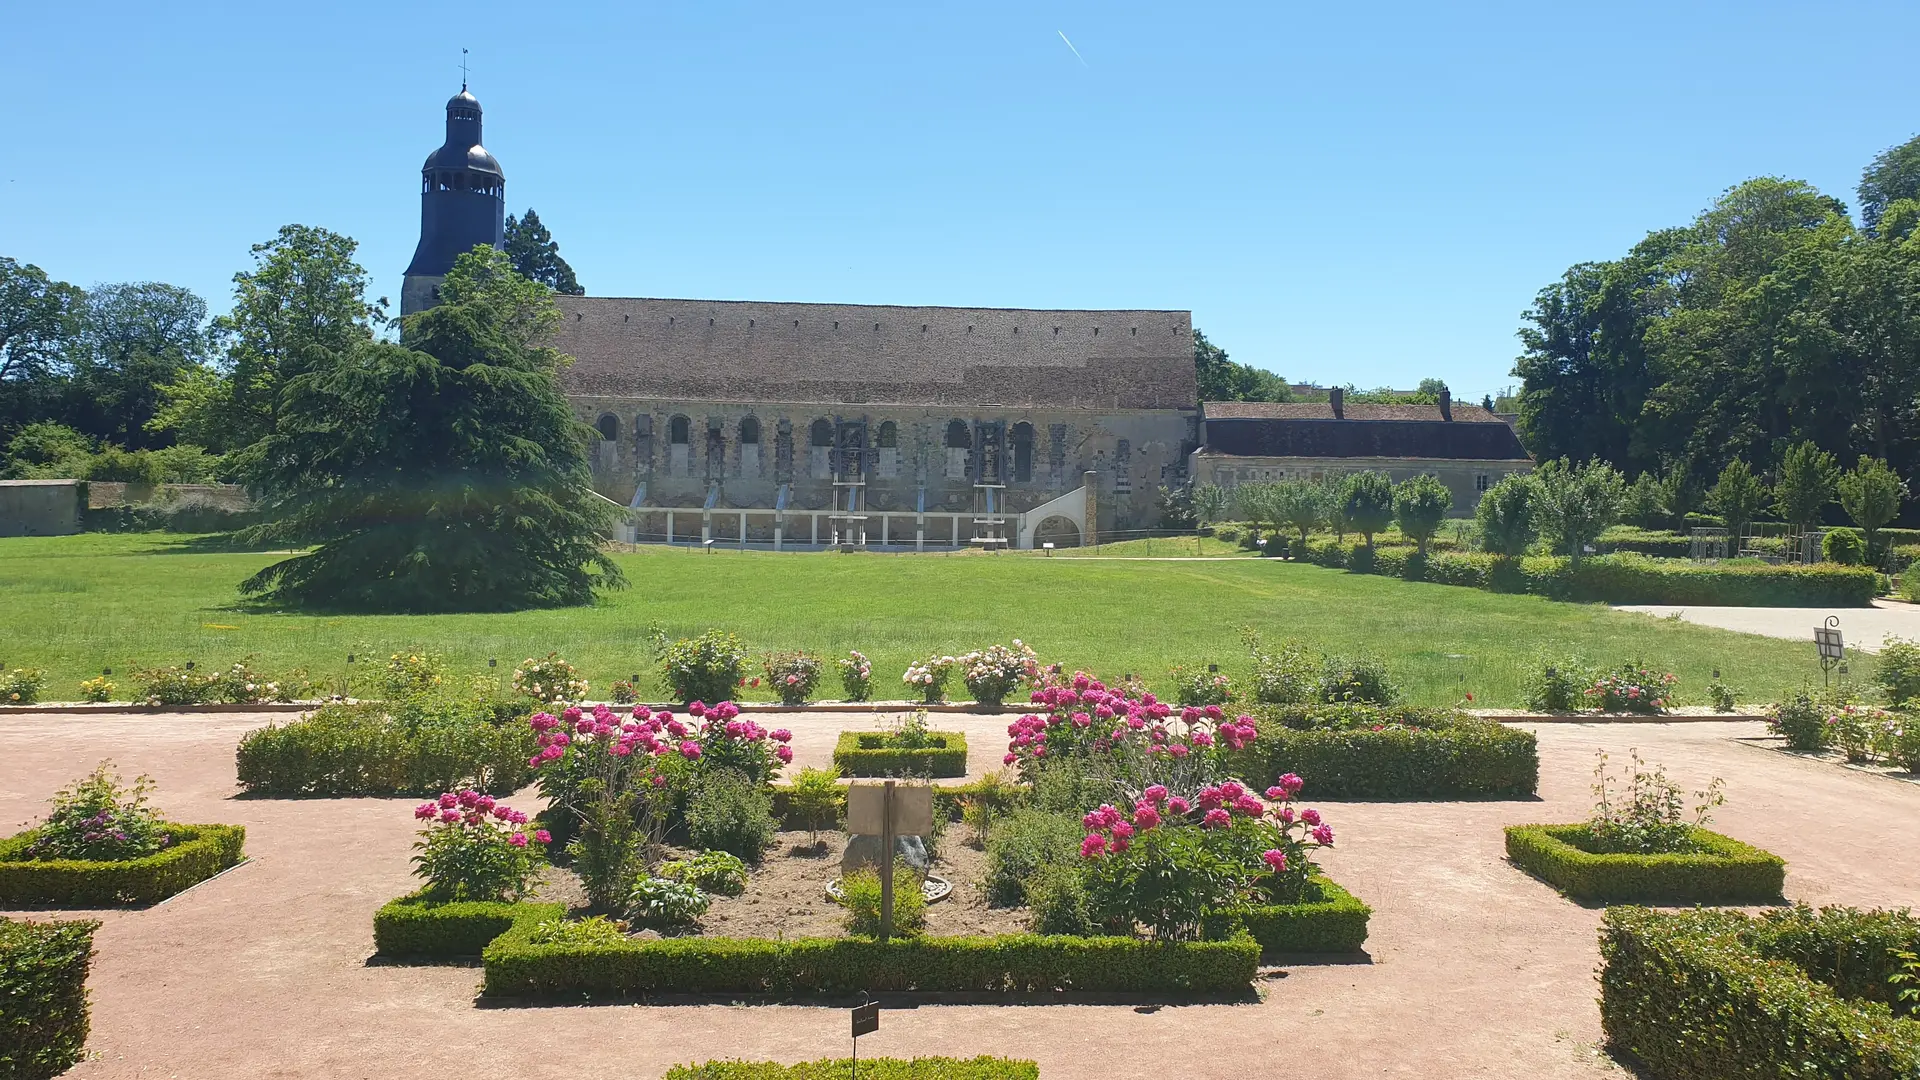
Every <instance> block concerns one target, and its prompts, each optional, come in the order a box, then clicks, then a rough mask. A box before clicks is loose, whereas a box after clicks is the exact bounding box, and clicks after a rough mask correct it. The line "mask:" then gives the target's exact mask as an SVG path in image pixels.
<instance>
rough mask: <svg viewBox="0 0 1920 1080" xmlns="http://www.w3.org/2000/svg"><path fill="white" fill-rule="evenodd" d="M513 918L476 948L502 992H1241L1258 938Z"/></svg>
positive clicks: (490, 988) (488, 988)
mask: <svg viewBox="0 0 1920 1080" xmlns="http://www.w3.org/2000/svg"><path fill="white" fill-rule="evenodd" d="M531 928H532V926H531V924H529V923H517V924H515V925H514V926H513V927H512V928H511V929H509V930H508V931H507V932H506V933H504V934H502V935H500V936H499V937H498V938H495V939H494V941H493V944H491V945H488V946H487V948H486V951H485V952H483V953H482V954H481V958H482V960H483V961H484V963H485V968H486V977H485V981H484V984H483V987H484V991H485V992H486V993H487V994H490V995H494V996H498V997H529V996H549V995H569V996H572V995H581V994H585V995H595V996H598V995H639V994H775V995H808V994H821V993H827V994H832V993H845V992H851V991H856V990H868V991H881V990H921V991H970V990H972V991H991V992H1009V991H1026V992H1049V991H1056V990H1073V991H1083V992H1084V991H1090V992H1099V991H1108V992H1152V993H1166V992H1179V993H1183V994H1220V993H1242V992H1245V991H1246V990H1247V989H1248V987H1249V986H1250V985H1251V983H1252V982H1253V978H1254V975H1255V973H1256V971H1257V970H1258V968H1259V965H1260V944H1259V942H1257V941H1255V940H1254V939H1253V938H1252V937H1250V936H1247V935H1244V934H1242V935H1238V936H1236V937H1234V938H1231V939H1229V940H1226V941H1178V942H1167V941H1143V940H1140V939H1138V938H1130V937H1073V936H1065V935H1056V936H1047V935H1040V934H1008V935H1002V936H998V937H916V938H894V939H892V940H890V941H886V942H881V941H878V940H876V939H873V938H863V937H843V938H789V939H786V940H775V939H772V938H704V937H688V938H662V939H659V940H646V941H642V940H632V939H629V940H627V941H623V942H619V943H616V944H605V945H581V944H553V945H535V944H532V943H530V942H528V941H527V940H526V937H527V935H528V934H529V933H530V932H531Z"/></svg>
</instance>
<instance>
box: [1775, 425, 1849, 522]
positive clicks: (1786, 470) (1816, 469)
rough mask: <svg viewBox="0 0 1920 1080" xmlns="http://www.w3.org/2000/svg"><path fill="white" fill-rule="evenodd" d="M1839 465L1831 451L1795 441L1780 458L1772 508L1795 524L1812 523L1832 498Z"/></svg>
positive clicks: (1818, 518)
mask: <svg viewBox="0 0 1920 1080" xmlns="http://www.w3.org/2000/svg"><path fill="white" fill-rule="evenodd" d="M1839 478H1840V467H1839V466H1838V465H1836V464H1834V461H1833V455H1832V454H1829V453H1827V452H1826V451H1825V450H1822V449H1820V448H1819V447H1817V446H1815V445H1814V444H1813V443H1811V442H1802V443H1797V444H1795V445H1794V446H1793V447H1792V448H1791V449H1789V450H1788V451H1787V453H1786V456H1785V457H1784V458H1782V459H1781V462H1780V482H1779V483H1777V484H1775V485H1774V488H1773V505H1774V509H1775V510H1777V511H1779V513H1780V516H1781V517H1783V518H1785V519H1787V520H1788V521H1790V522H1793V523H1794V524H1795V525H1801V526H1811V525H1814V524H1817V523H1818V522H1819V520H1820V511H1822V510H1824V509H1825V508H1826V505H1827V504H1828V503H1830V502H1832V501H1833V496H1834V485H1835V484H1836V483H1837V482H1838V481H1839Z"/></svg>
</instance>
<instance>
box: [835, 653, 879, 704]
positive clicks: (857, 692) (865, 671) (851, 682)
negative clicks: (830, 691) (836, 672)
mask: <svg viewBox="0 0 1920 1080" xmlns="http://www.w3.org/2000/svg"><path fill="white" fill-rule="evenodd" d="M834 666H836V667H838V668H839V669H840V690H841V692H842V693H844V694H846V695H847V696H846V700H848V701H866V700H869V699H870V698H872V697H873V664H872V663H871V662H870V661H869V660H868V659H867V657H866V654H865V653H862V652H860V651H858V650H853V651H849V652H848V653H847V655H845V656H843V657H841V658H840V659H838V660H836V661H834Z"/></svg>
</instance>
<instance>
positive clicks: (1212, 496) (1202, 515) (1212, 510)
mask: <svg viewBox="0 0 1920 1080" xmlns="http://www.w3.org/2000/svg"><path fill="white" fill-rule="evenodd" d="M1232 502H1233V500H1232V499H1231V498H1230V497H1228V495H1227V489H1226V488H1223V487H1221V486H1220V485H1219V484H1201V485H1200V486H1199V487H1196V488H1194V489H1193V513H1194V516H1195V517H1198V518H1199V519H1200V524H1202V525H1212V524H1213V523H1214V522H1217V521H1224V520H1225V519H1226V516H1227V509H1228V507H1229V506H1231V505H1232Z"/></svg>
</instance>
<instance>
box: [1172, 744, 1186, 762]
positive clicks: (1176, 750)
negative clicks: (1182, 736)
mask: <svg viewBox="0 0 1920 1080" xmlns="http://www.w3.org/2000/svg"><path fill="white" fill-rule="evenodd" d="M1167 753H1169V754H1172V755H1173V756H1174V757H1177V758H1183V757H1186V756H1187V753H1188V751H1187V747H1186V744H1184V743H1174V744H1173V745H1171V746H1169V747H1167Z"/></svg>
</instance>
